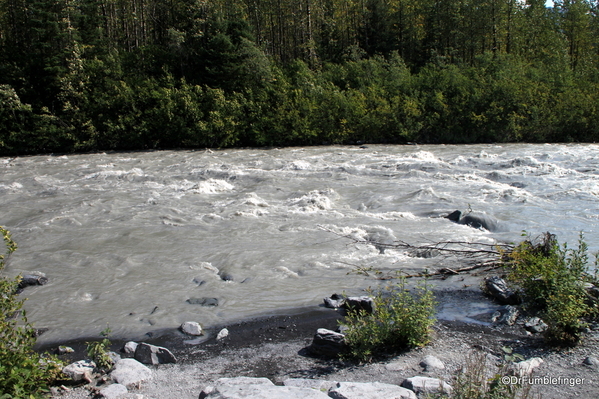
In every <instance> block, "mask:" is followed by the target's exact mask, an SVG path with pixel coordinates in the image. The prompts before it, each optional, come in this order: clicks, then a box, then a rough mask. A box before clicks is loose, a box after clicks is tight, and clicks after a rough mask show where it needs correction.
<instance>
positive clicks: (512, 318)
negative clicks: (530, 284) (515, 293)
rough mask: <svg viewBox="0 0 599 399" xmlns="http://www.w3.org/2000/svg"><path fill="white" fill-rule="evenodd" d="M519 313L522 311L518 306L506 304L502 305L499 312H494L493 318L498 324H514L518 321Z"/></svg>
mask: <svg viewBox="0 0 599 399" xmlns="http://www.w3.org/2000/svg"><path fill="white" fill-rule="evenodd" d="M519 314H520V311H519V310H518V308H516V307H514V306H511V305H505V306H502V307H501V308H500V309H499V310H498V311H497V312H495V313H493V316H491V320H492V321H493V323H496V324H507V325H508V326H513V325H514V324H515V323H516V320H517V319H518V315H519Z"/></svg>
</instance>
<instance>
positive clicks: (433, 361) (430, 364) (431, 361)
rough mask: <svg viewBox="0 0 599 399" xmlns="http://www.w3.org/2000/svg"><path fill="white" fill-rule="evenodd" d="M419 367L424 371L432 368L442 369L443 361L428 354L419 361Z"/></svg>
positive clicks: (443, 367)
mask: <svg viewBox="0 0 599 399" xmlns="http://www.w3.org/2000/svg"><path fill="white" fill-rule="evenodd" d="M420 367H422V368H423V369H424V371H431V370H434V369H438V370H444V369H445V365H444V364H443V362H442V361H441V360H440V359H439V358H438V357H435V356H432V355H429V356H425V357H424V359H422V361H421V362H420Z"/></svg>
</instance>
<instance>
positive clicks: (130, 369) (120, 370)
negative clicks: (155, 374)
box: [110, 359, 152, 387]
mask: <svg viewBox="0 0 599 399" xmlns="http://www.w3.org/2000/svg"><path fill="white" fill-rule="evenodd" d="M110 377H112V379H113V380H114V381H116V382H117V383H119V384H121V385H124V386H126V387H129V386H139V385H140V384H141V383H142V382H143V381H148V380H150V379H152V370H150V369H149V368H147V367H146V366H144V365H143V364H141V363H140V362H138V361H137V360H135V359H121V360H119V361H118V362H116V364H115V365H114V370H112V372H111V373H110Z"/></svg>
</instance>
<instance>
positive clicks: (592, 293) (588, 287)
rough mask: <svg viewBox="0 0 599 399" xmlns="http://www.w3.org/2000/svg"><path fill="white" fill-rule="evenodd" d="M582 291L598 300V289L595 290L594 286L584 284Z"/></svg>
mask: <svg viewBox="0 0 599 399" xmlns="http://www.w3.org/2000/svg"><path fill="white" fill-rule="evenodd" d="M584 289H585V291H586V292H587V293H588V294H589V295H590V296H592V297H595V298H599V288H597V287H596V286H595V285H594V284H591V283H584Z"/></svg>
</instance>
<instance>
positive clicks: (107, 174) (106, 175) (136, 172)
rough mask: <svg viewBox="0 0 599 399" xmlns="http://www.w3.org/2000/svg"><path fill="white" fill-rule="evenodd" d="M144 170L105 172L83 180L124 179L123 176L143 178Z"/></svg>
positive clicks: (87, 176)
mask: <svg viewBox="0 0 599 399" xmlns="http://www.w3.org/2000/svg"><path fill="white" fill-rule="evenodd" d="M143 175H144V172H143V170H141V169H139V168H133V169H131V170H103V171H101V172H95V173H90V174H88V175H85V176H84V177H83V178H84V179H87V180H91V179H106V178H109V177H123V176H143Z"/></svg>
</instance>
